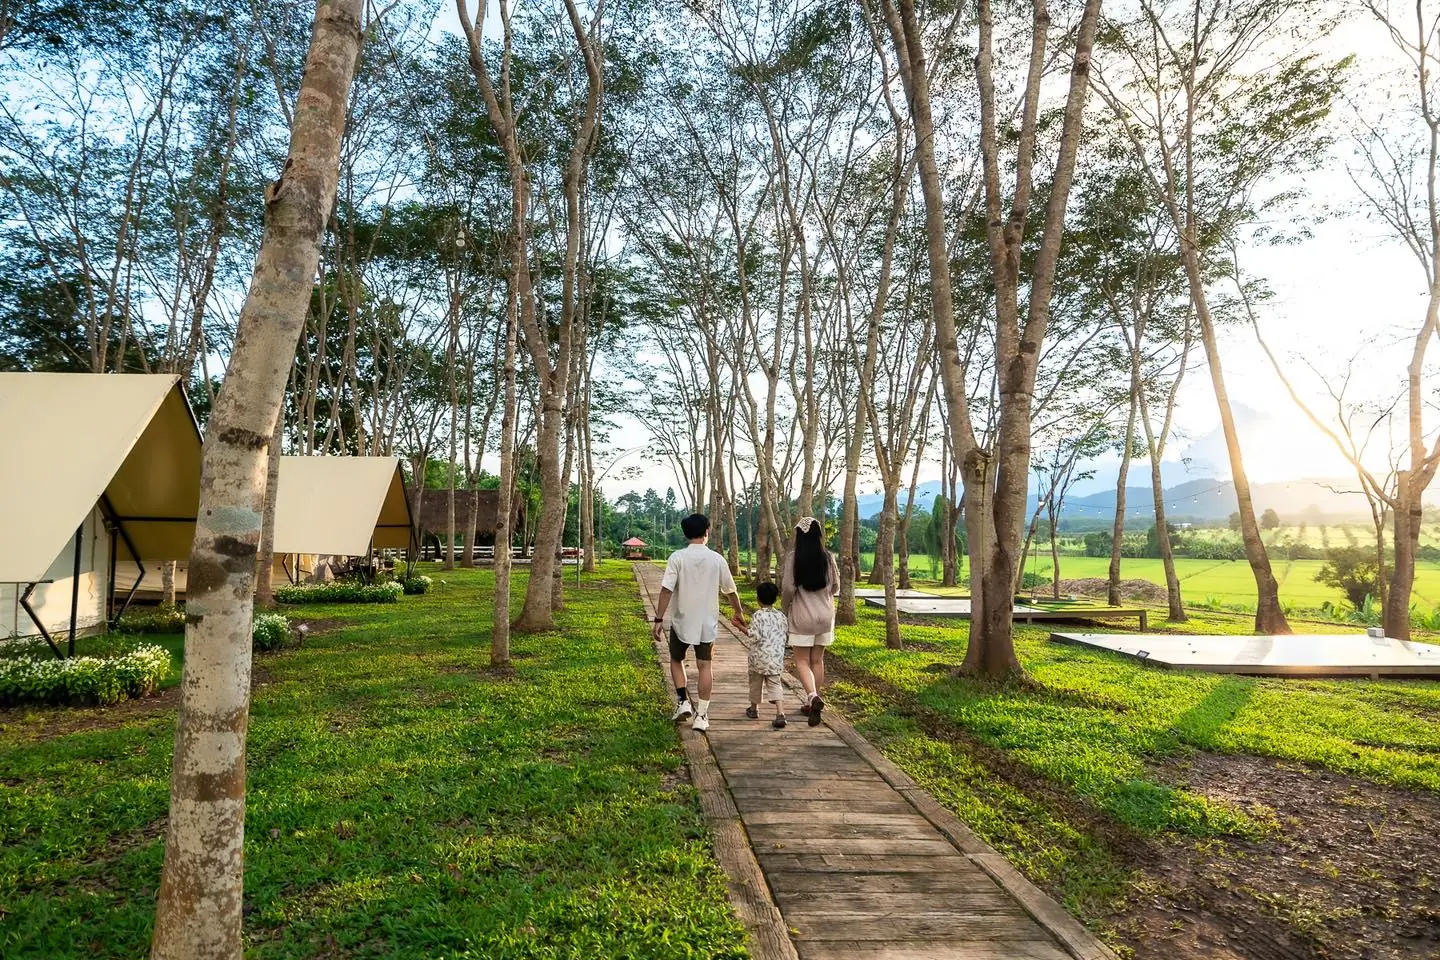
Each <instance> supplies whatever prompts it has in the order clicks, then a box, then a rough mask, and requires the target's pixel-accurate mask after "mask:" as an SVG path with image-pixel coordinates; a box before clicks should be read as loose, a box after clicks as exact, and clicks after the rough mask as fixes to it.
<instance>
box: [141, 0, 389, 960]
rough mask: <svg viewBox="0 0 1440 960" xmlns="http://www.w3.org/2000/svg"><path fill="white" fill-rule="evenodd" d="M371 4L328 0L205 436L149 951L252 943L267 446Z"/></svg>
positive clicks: (179, 953) (210, 957)
mask: <svg viewBox="0 0 1440 960" xmlns="http://www.w3.org/2000/svg"><path fill="white" fill-rule="evenodd" d="M362 10H363V5H362V3H361V2H360V0H322V2H320V3H319V4H318V5H317V8H316V12H315V26H314V34H313V36H312V39H311V43H310V49H309V52H308V54H307V56H306V61H305V72H304V76H303V80H302V81H301V86H300V93H299V97H298V99H297V101H296V105H295V114H294V124H293V125H292V127H291V134H290V150H289V156H288V158H287V160H286V162H285V168H284V170H283V171H282V172H281V174H280V178H279V179H278V180H276V181H275V183H273V184H272V185H271V187H270V188H269V189H268V190H267V191H266V222H265V231H264V237H263V239H262V241H261V244H260V253H259V256H258V257H257V259H256V263H255V270H254V273H253V275H252V278H251V284H250V291H249V293H248V295H247V296H246V299H245V304H244V306H243V307H242V309H241V313H240V320H239V324H238V328H237V332H236V336H235V343H234V349H233V350H232V352H231V359H230V367H229V370H228V373H227V376H226V380H225V389H224V390H222V391H221V392H220V394H219V396H218V398H217V400H216V405H215V410H214V414H213V416H212V418H211V421H210V424H209V430H208V431H207V434H206V438H205V446H204V453H203V460H202V469H201V481H200V508H199V516H198V519H197V522H196V527H195V545H194V547H193V549H192V551H191V554H190V566H189V580H188V584H187V588H186V616H185V619H186V628H185V632H186V636H185V654H186V655H185V669H184V678H183V680H182V683H181V692H180V711H179V720H178V724H177V729H176V734H175V756H174V763H173V767H172V771H171V780H170V816H169V820H168V822H167V826H166V830H165V864H164V868H163V872H162V874H161V882H160V892H159V896H158V899H157V903H156V911H155V931H154V939H153V941H152V945H151V957H152V958H153V960H200V958H206V960H216V958H236V960H238V958H239V957H240V955H241V937H240V931H241V907H242V894H243V874H244V843H245V736H246V731H247V727H248V721H249V707H250V624H251V613H252V606H253V600H254V582H255V561H256V554H257V549H258V546H259V539H260V526H261V520H262V514H263V511H264V498H265V474H266V469H267V451H268V448H269V446H270V438H271V435H272V433H273V431H274V429H275V420H276V417H277V416H278V414H279V411H280V405H281V402H282V398H283V395H284V391H285V383H286V378H287V375H288V373H289V371H290V367H291V364H292V362H293V360H294V356H295V345H296V343H297V342H298V340H299V337H300V331H301V328H302V326H303V324H304V322H305V313H306V309H307V307H308V306H309V303H310V297H311V293H312V290H313V288H314V282H315V271H316V267H317V265H318V263H319V260H320V243H321V240H322V238H323V236H324V231H325V225H326V222H327V220H328V218H329V214H330V210H331V207H332V205H333V204H334V201H335V188H336V180H337V177H338V171H339V165H340V144H341V140H342V137H343V135H344V129H345V116H346V104H347V99H348V97H349V93H350V87H351V82H352V80H353V78H354V72H355V68H356V64H357V61H358V58H359V53H360V45H361V20H360V18H361V13H362Z"/></svg>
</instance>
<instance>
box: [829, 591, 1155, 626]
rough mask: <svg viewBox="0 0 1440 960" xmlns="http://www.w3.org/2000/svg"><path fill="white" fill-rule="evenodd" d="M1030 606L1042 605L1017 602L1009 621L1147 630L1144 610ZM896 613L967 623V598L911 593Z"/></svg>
mask: <svg viewBox="0 0 1440 960" xmlns="http://www.w3.org/2000/svg"><path fill="white" fill-rule="evenodd" d="M855 596H856V597H857V598H859V599H862V600H864V601H865V602H866V603H867V604H869V605H870V606H872V607H884V606H885V597H884V595H883V594H882V595H880V596H879V597H872V596H863V597H862V596H861V595H860V593H859V592H858V591H857V592H856V594H855ZM1033 602H1034V603H1036V604H1045V606H1032V605H1030V603H1022V602H1020V601H1019V600H1016V601H1015V604H1014V606H1013V608H1012V612H1011V619H1012V620H1014V621H1015V622H1016V623H1034V622H1035V621H1037V620H1061V621H1065V620H1072V621H1073V620H1111V619H1129V618H1130V617H1135V618H1136V619H1138V620H1139V621H1140V631H1141V632H1142V633H1144V632H1146V631H1148V630H1149V629H1150V612H1149V611H1148V610H1146V609H1145V608H1144V607H1111V606H1106V605H1104V604H1099V603H1091V602H1087V601H1083V600H1071V601H1064V600H1061V601H1052V600H1048V599H1046V600H1037V601H1033ZM1052 604H1053V605H1052ZM895 609H897V610H899V611H900V612H901V613H904V614H908V615H910V616H917V617H945V618H952V619H956V620H969V619H970V598H969V597H951V596H943V595H941V594H927V593H923V592H921V591H917V590H912V591H909V595H908V596H905V597H900V596H899V595H898V594H897V599H896V601H895Z"/></svg>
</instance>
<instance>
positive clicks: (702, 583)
mask: <svg viewBox="0 0 1440 960" xmlns="http://www.w3.org/2000/svg"><path fill="white" fill-rule="evenodd" d="M680 529H681V530H683V531H684V533H685V539H686V540H689V541H690V545H689V546H688V547H686V548H685V549H684V550H676V551H675V552H674V553H672V554H670V559H669V560H668V561H667V562H666V563H665V577H664V579H662V580H661V581H660V604H659V606H658V607H656V609H655V621H654V625H653V628H652V633H653V634H654V636H655V639H656V640H657V641H658V640H659V639H660V636H661V634H662V632H663V631H662V629H661V625H662V623H663V622H664V620H665V612H666V611H667V610H669V609H670V607H671V600H672V598H673V600H674V612H673V614H672V616H671V618H670V679H671V680H672V681H674V683H675V698H676V704H675V713H674V715H673V716H671V718H670V719H672V720H683V719H685V718H686V717H688V716H691V715H692V714H693V715H694V720H692V721H691V722H690V728H691V729H692V730H708V729H710V717H709V713H710V678H711V671H710V651H711V648H712V647H713V645H714V643H715V630H716V628H717V627H718V626H719V621H720V594H722V593H723V594H724V595H725V598H726V599H727V600H729V601H730V606H731V607H732V608H733V609H734V610H735V615H734V616H733V617H731V618H730V622H731V623H733V624H735V626H736V627H737V628H739V629H741V630H744V629H745V608H744V607H743V606H741V605H740V594H739V592H738V591H737V590H736V589H735V578H734V577H732V576H731V575H730V567H729V566H728V565H727V564H726V563H725V558H724V557H722V556H720V554H718V553H716V552H715V551H714V550H711V549H710V548H709V547H707V546H706V543H708V542H709V540H710V521H709V519H708V518H706V516H705V515H704V514H701V513H692V514H691V515H690V516H688V517H686V518H685V519H684V520H681V521H680ZM692 647H693V648H694V650H695V667H696V669H697V670H698V671H699V674H700V684H699V691H698V692H699V694H700V696H699V697H698V698H697V700H696V704H695V706H696V709H693V710H692V708H691V706H690V693H689V690H688V689H687V687H686V684H687V682H688V681H687V679H686V676H685V654H686V652H687V651H688V650H689V649H691V648H692Z"/></svg>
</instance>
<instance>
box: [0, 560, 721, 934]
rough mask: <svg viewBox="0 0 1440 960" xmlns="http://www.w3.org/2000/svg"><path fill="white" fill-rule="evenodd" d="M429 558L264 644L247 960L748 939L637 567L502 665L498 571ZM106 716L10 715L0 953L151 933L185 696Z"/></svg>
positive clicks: (616, 576) (252, 797)
mask: <svg viewBox="0 0 1440 960" xmlns="http://www.w3.org/2000/svg"><path fill="white" fill-rule="evenodd" d="M430 572H432V573H433V574H434V576H435V577H436V579H437V581H439V582H437V584H436V587H435V589H434V591H433V592H431V593H429V594H427V595H425V596H415V597H406V598H405V599H404V600H403V601H402V602H401V603H399V604H397V605H393V606H384V607H359V606H354V605H345V606H316V607H314V608H311V610H310V612H313V614H314V615H315V616H316V617H323V618H327V619H326V622H327V623H328V624H330V625H332V626H336V627H338V629H332V630H326V631H316V632H315V633H314V634H312V636H311V637H310V639H308V640H307V642H306V645H305V647H304V648H302V649H299V650H294V651H287V652H285V653H283V654H279V655H275V656H266V657H261V658H259V659H258V661H257V666H258V668H259V669H258V670H257V674H258V676H259V677H261V678H262V681H261V682H260V683H258V684H257V687H256V689H255V693H254V702H253V705H252V710H251V728H250V741H249V764H250V781H249V812H248V819H247V834H246V853H245V856H246V890H245V895H246V914H247V919H246V924H245V937H246V953H247V956H251V957H256V958H280V957H310V956H320V955H324V956H330V957H382V956H384V957H394V956H428V957H454V958H462V957H477V958H478V957H486V958H562V957H574V958H581V957H584V958H592V957H634V958H641V957H656V958H676V957H694V958H700V957H707V958H708V957H743V956H744V955H745V949H744V931H743V928H742V927H741V926H740V924H739V922H738V921H737V920H736V919H735V918H734V916H733V914H732V913H731V911H730V908H729V904H728V902H727V901H726V898H725V890H724V883H723V877H722V875H721V873H720V871H719V869H718V867H717V866H716V865H715V862H714V860H713V856H712V853H711V850H710V846H709V841H708V838H707V835H706V833H705V830H704V827H703V820H702V818H701V815H700V812H699V808H698V804H697V802H696V799H695V797H694V794H693V791H692V790H691V789H690V788H689V787H688V786H686V785H685V783H684V776H683V774H684V770H683V753H682V751H681V750H680V748H679V745H678V744H677V742H676V740H675V737H674V733H673V731H672V730H671V728H670V725H669V724H668V723H667V722H666V719H665V714H664V713H663V704H664V702H665V700H664V694H663V691H662V689H661V682H660V676H659V672H658V671H657V670H656V669H655V663H654V659H653V654H652V651H651V646H650V641H649V637H648V631H647V630H646V629H645V624H644V623H643V621H642V620H641V619H640V617H639V616H638V615H637V612H638V609H639V608H638V605H637V602H636V598H635V588H634V584H633V582H632V581H631V579H630V574H629V570H628V567H625V566H624V565H621V564H607V565H606V566H605V568H604V569H603V570H602V571H601V573H600V574H599V575H598V576H597V577H594V578H591V579H590V581H589V582H587V583H586V584H585V585H584V586H582V587H580V588H579V589H573V588H572V589H570V590H567V596H568V599H569V606H568V609H567V610H566V611H565V612H564V613H563V614H562V615H561V616H560V622H559V627H560V629H559V630H558V631H557V632H554V633H546V634H539V635H532V636H524V637H519V636H517V637H516V638H514V643H513V652H514V670H513V671H512V672H506V673H497V672H491V671H489V670H488V669H487V667H488V642H489V630H488V628H489V622H490V619H489V618H490V607H491V597H492V593H493V577H492V576H491V575H490V573H489V572H488V571H467V570H457V571H447V572H444V573H439V572H435V571H430ZM524 579H525V578H524V576H523V574H522V575H521V576H519V577H517V581H518V582H517V583H516V584H515V587H516V592H517V597H518V596H519V594H520V591H521V590H522V589H523V586H524ZM516 609H518V607H517V608H516ZM114 719H115V722H113V723H109V724H103V725H100V726H95V725H91V726H88V727H86V728H84V729H79V730H68V729H67V728H66V726H65V725H64V724H58V725H57V724H56V722H55V717H54V715H53V712H41V711H31V712H28V713H16V712H0V955H3V956H5V957H7V958H8V957H46V958H65V957H86V958H94V957H134V956H139V955H142V954H143V953H144V952H145V949H146V944H147V942H148V937H149V932H150V926H151V922H152V915H153V910H154V893H155V890H156V888H157V886H158V883H159V873H160V864H161V856H162V850H161V843H160V837H161V836H162V834H163V830H164V817H165V810H166V802H167V786H168V776H169V760H170V753H171V741H172V737H173V728H174V713H173V709H170V708H164V709H157V710H155V711H152V712H149V713H140V712H134V711H132V712H128V713H122V714H119V715H117V716H116V717H115V718H114ZM57 726H58V727H59V728H60V729H61V731H62V732H61V733H59V734H58V735H53V736H52V735H50V734H51V733H52V732H53V731H54V730H55V729H56V728H57Z"/></svg>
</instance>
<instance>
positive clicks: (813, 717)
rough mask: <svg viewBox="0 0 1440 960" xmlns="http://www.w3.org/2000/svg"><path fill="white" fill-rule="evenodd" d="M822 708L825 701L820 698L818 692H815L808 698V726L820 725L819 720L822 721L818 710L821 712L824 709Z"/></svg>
mask: <svg viewBox="0 0 1440 960" xmlns="http://www.w3.org/2000/svg"><path fill="white" fill-rule="evenodd" d="M824 709H825V701H824V700H821V699H820V694H818V693H817V694H815V696H813V697H811V698H810V710H809V723H810V726H812V727H818V726H820V724H821V722H822V721H821V719H820V712H821V711H822V710H824Z"/></svg>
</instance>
